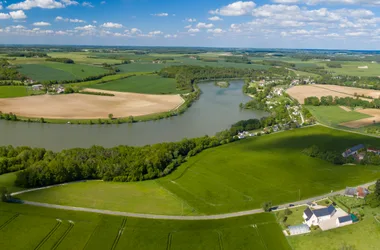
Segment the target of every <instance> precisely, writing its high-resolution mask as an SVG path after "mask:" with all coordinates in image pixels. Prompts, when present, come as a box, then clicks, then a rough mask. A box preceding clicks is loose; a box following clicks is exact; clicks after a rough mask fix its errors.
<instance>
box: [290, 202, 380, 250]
mask: <svg viewBox="0 0 380 250" xmlns="http://www.w3.org/2000/svg"><path fill="white" fill-rule="evenodd" d="M364 211H365V216H364V219H363V220H362V221H360V222H359V223H356V224H354V225H349V226H345V227H341V228H337V229H334V230H329V231H315V232H313V233H311V234H308V235H302V236H292V237H288V241H289V242H290V245H291V246H292V247H293V249H295V250H309V249H315V247H316V246H318V249H324V250H336V249H355V250H362V249H363V250H377V249H379V246H380V238H379V235H380V223H379V222H377V221H376V220H375V219H374V215H373V213H375V214H379V213H380V208H376V209H371V208H368V207H366V208H365V209H364ZM344 245H345V246H346V247H347V246H348V247H351V248H342V247H343V246H344Z"/></svg>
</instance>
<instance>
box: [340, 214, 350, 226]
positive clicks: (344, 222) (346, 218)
mask: <svg viewBox="0 0 380 250" xmlns="http://www.w3.org/2000/svg"><path fill="white" fill-rule="evenodd" d="M352 223H353V221H352V217H351V215H346V216H342V217H339V218H337V219H336V226H337V227H343V226H347V225H350V224H352Z"/></svg>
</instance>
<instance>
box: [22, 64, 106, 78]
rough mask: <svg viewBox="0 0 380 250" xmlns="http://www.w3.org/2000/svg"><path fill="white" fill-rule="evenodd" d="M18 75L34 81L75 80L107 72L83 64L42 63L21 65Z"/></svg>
mask: <svg viewBox="0 0 380 250" xmlns="http://www.w3.org/2000/svg"><path fill="white" fill-rule="evenodd" d="M20 66H21V68H20V69H19V71H20V73H21V74H23V75H25V76H27V77H28V78H31V79H33V80H36V81H49V80H57V81H62V80H75V79H82V78H85V77H88V76H97V75H101V74H104V73H106V72H107V70H105V69H103V68H100V67H95V66H90V65H84V64H65V63H43V64H21V65H20Z"/></svg>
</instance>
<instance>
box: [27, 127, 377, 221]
mask: <svg viewBox="0 0 380 250" xmlns="http://www.w3.org/2000/svg"><path fill="white" fill-rule="evenodd" d="M359 143H364V144H366V145H369V146H373V147H380V141H379V140H378V138H373V137H367V136H363V135H358V134H352V133H348V132H343V131H337V130H332V129H329V128H326V127H322V126H313V127H309V128H303V129H297V130H291V131H288V132H283V133H278V134H271V135H266V136H262V137H255V138H252V139H246V140H242V141H238V142H235V143H232V144H228V145H224V146H220V147H217V148H213V149H208V150H206V151H204V152H202V153H200V154H198V155H197V156H194V157H192V158H190V159H189V160H188V161H187V162H186V163H184V164H182V165H181V166H180V167H179V168H178V169H177V170H175V171H174V172H173V173H172V174H170V175H168V176H166V177H163V178H161V179H157V180H155V182H157V183H158V184H159V185H160V186H161V187H163V188H164V189H165V190H168V191H169V192H171V193H172V194H173V195H175V196H176V197H178V198H179V199H181V200H183V201H185V202H186V203H187V204H188V206H189V207H191V208H193V209H195V211H196V212H197V213H199V214H219V213H229V212H236V211H242V210H249V209H254V208H260V207H261V204H262V203H263V202H265V201H272V202H273V204H283V203H286V202H293V201H297V200H299V199H305V198H308V197H313V196H317V195H322V194H324V193H328V192H330V191H331V190H341V189H344V188H346V186H355V185H358V184H362V183H365V182H369V181H373V180H375V179H377V178H379V177H380V167H378V166H377V167H376V166H366V167H362V166H355V165H345V166H339V165H333V164H330V163H328V162H325V161H323V160H320V159H316V158H310V157H308V156H306V155H304V154H303V153H302V150H303V149H305V148H306V147H310V146H312V145H317V146H319V147H320V148H322V149H325V150H334V151H338V152H340V151H342V152H343V151H344V150H346V149H347V148H348V147H351V146H353V145H356V144H359ZM313 173H318V174H313ZM305 176H307V178H305ZM147 182H150V181H147ZM273 183H275V184H273ZM139 184H142V183H136V184H135V185H139ZM110 185H112V184H110ZM68 188H69V186H68V185H66V186H60V187H57V188H54V189H50V190H45V191H43V192H48V195H47V198H46V199H45V198H44V195H43V193H41V195H39V193H40V192H41V191H36V192H35V194H32V193H26V194H23V195H21V196H20V198H22V199H25V200H35V199H38V201H40V202H52V200H51V199H52V198H51V197H54V196H55V197H60V198H59V199H62V200H65V199H67V200H70V204H71V205H74V206H75V205H78V204H80V205H81V206H84V207H88V206H90V205H91V204H92V203H91V201H90V199H91V198H93V199H96V197H97V195H98V194H97V193H98V188H99V186H98V187H96V186H94V187H93V188H92V189H88V192H83V190H82V191H81V192H82V196H81V197H87V198H88V199H89V200H88V202H86V203H85V201H84V200H83V199H82V198H81V197H77V198H76V199H73V195H69V193H70V191H66V189H68ZM115 190H116V191H115V192H118V190H117V189H115ZM53 191H54V192H53ZM120 192H121V193H122V194H125V193H124V192H122V191H120ZM147 192H148V191H147ZM149 192H156V191H155V190H150V191H149ZM71 193H72V192H71ZM130 195H132V194H130ZM130 202H131V204H134V203H137V204H136V206H139V205H138V203H140V202H141V199H139V198H137V199H135V200H132V198H131V201H130ZM145 202H146V201H145ZM126 209H128V207H126ZM160 212H161V210H159V211H157V208H155V207H152V208H151V210H150V211H149V213H152V214H158V213H160Z"/></svg>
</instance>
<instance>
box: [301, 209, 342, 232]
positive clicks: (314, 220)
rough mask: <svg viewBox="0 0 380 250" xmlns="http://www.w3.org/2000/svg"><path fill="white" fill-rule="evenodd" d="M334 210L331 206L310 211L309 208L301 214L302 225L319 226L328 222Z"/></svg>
mask: <svg viewBox="0 0 380 250" xmlns="http://www.w3.org/2000/svg"><path fill="white" fill-rule="evenodd" d="M335 212H336V209H335V207H334V206H333V205H330V206H328V207H324V208H320V209H315V210H311V209H310V208H309V207H308V208H306V209H305V211H304V212H303V218H304V220H305V222H304V224H306V225H308V226H309V227H311V226H313V225H314V226H319V223H320V222H321V221H325V220H329V219H331V217H332V216H333V215H334V214H335Z"/></svg>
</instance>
